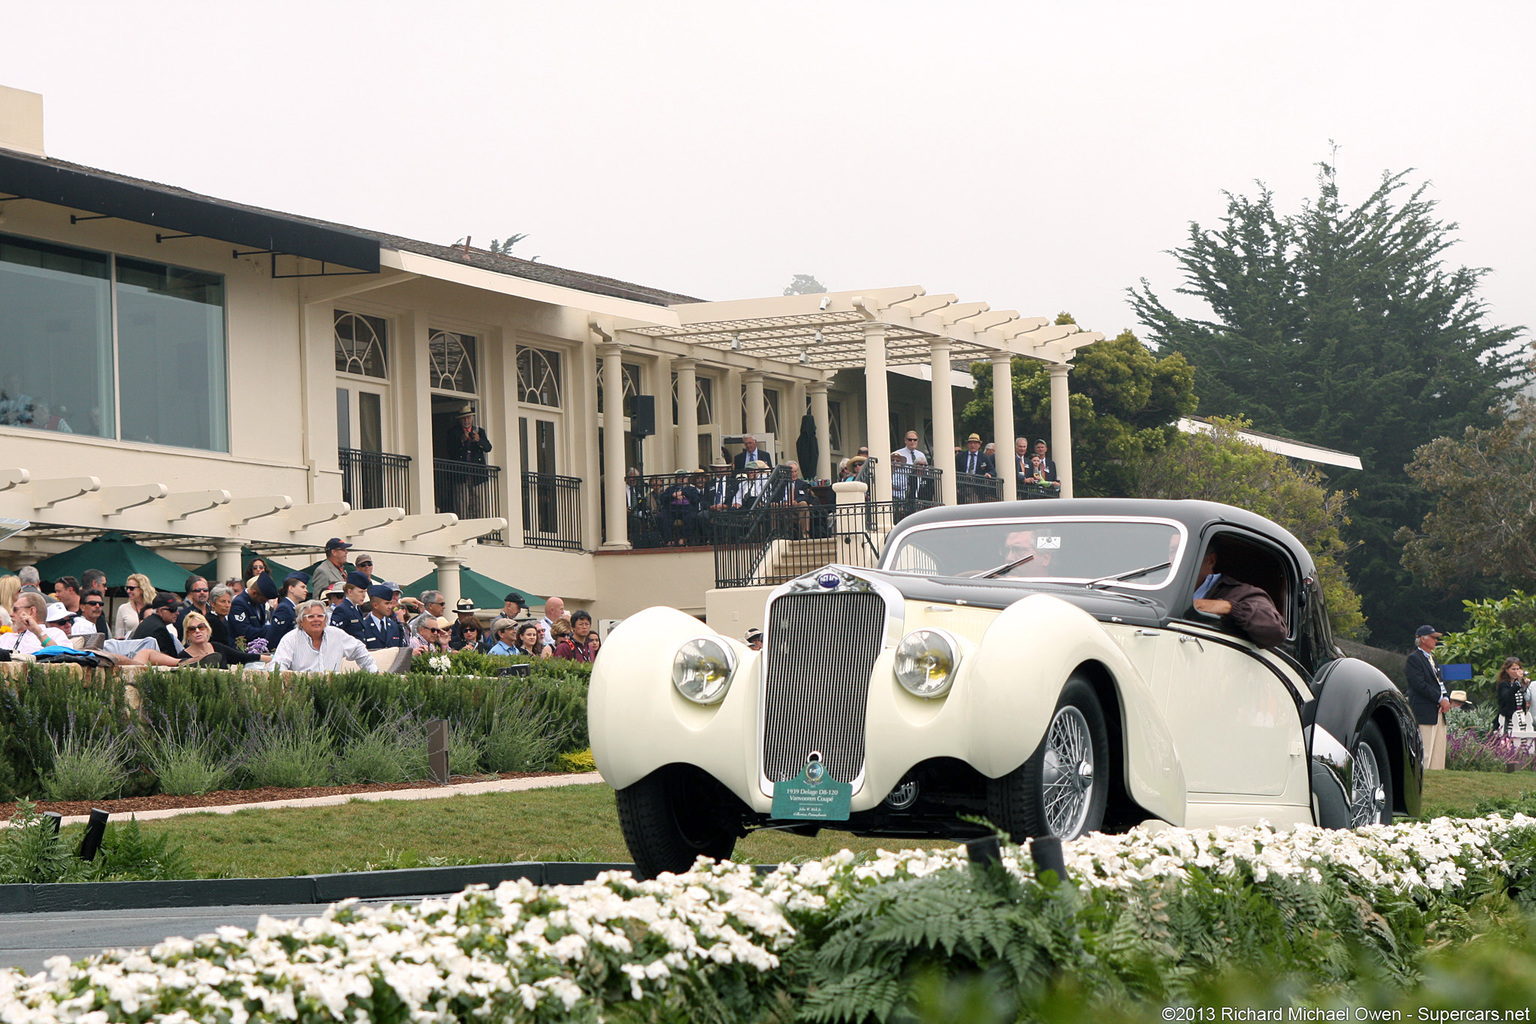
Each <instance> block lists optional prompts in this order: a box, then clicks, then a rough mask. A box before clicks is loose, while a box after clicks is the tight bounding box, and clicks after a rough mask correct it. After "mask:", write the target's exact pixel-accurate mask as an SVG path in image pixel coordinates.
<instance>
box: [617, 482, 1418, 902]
mask: <svg viewBox="0 0 1536 1024" xmlns="http://www.w3.org/2000/svg"><path fill="white" fill-rule="evenodd" d="M1042 504H1043V503H1041V502H1019V503H1016V504H995V503H994V504H976V505H965V506H961V507H959V508H934V509H929V510H927V511H923V512H918V513H916V514H914V515H911V516H909V517H907V518H906V519H904V520H903V521H902V522H901V523H900V524H899V525H898V526H897V527H896V528H895V529H894V530H893V531H891V533H890V535H889V536H888V537H887V538H886V540H885V544H884V547H883V549H882V551H881V555H880V559H879V563H878V567H877V568H854V567H850V566H840V565H829V566H826V567H825V568H823V569H820V570H817V571H816V572H813V573H809V574H807V575H805V576H802V577H799V578H797V579H794V580H791V581H790V582H788V583H786V584H784V585H783V586H781V587H779V588H778V589H776V590H775V591H774V592H773V593H772V594H771V595H770V596H769V598H768V601H767V605H766V608H765V611H764V617H763V628H764V632H765V634H766V636H765V643H764V646H763V650H762V651H760V652H754V651H751V650H749V649H748V648H747V647H746V646H745V645H744V644H742V643H740V642H739V641H737V640H735V639H733V638H731V637H727V636H722V635H720V634H719V633H717V632H715V631H713V630H711V629H709V628H708V627H707V626H705V625H703V624H702V623H700V622H699V620H697V619H696V618H694V617H693V616H690V615H686V614H684V613H682V612H680V611H677V610H675V609H671V608H650V609H647V610H645V611H643V612H640V613H639V614H637V615H634V616H632V617H630V618H629V619H626V620H625V621H624V622H623V623H622V624H621V625H620V626H619V627H618V628H617V629H616V630H615V631H614V632H613V634H612V636H611V637H610V638H609V640H608V642H607V643H606V644H605V645H604V647H603V651H602V654H601V655H600V656H599V658H598V660H597V664H596V666H595V667H594V671H593V674H592V687H591V693H590V698H589V712H588V721H589V725H590V728H591V735H592V751H593V754H594V756H595V758H596V760H597V765H598V768H599V769H601V771H602V773H603V776H604V778H605V779H607V781H608V783H609V784H610V785H612V786H613V787H614V788H615V790H616V791H617V798H618V808H619V818H620V822H621V824H622V827H623V830H624V836H625V839H626V841H627V842H628V845H629V849H630V852H631V854H632V855H633V856H634V858H635V863H636V866H637V868H638V869H639V871H640V872H641V873H643V874H646V875H655V874H657V873H660V872H663V871H680V870H683V869H685V868H687V867H688V866H689V865H690V864H692V862H693V861H694V859H695V858H697V857H698V856H699V855H700V854H704V855H708V856H712V857H727V856H729V855H730V853H731V851H732V849H733V848H734V845H735V842H736V839H737V838H738V837H740V836H743V835H745V834H746V833H747V832H748V831H749V830H751V829H755V828H761V827H765V826H773V827H780V828H789V829H791V830H795V831H805V832H809V833H814V832H815V831H816V830H817V829H819V828H821V827H824V826H825V827H836V828H838V829H843V830H846V831H849V832H853V833H856V834H860V835H870V836H893V837H916V838H927V839H931V838H945V837H948V838H954V839H965V838H971V837H975V836H978V835H982V834H985V832H986V827H985V826H983V825H980V824H977V823H976V822H975V820H972V819H985V820H987V821H990V822H992V823H993V824H994V825H996V826H997V827H998V828H1000V829H1002V830H1004V831H1006V832H1008V833H1009V834H1010V835H1012V836H1014V837H1015V838H1017V839H1022V838H1025V837H1029V836H1057V837H1060V838H1071V837H1074V836H1077V835H1080V834H1082V833H1084V832H1088V831H1094V830H1112V829H1118V828H1126V827H1130V826H1131V825H1135V824H1137V823H1139V822H1142V821H1146V820H1148V819H1160V820H1163V821H1167V822H1170V823H1172V824H1174V825H1186V826H1213V825H1222V824H1228V825H1237V824H1253V823H1256V822H1258V821H1259V820H1260V819H1264V820H1267V821H1269V822H1271V823H1272V824H1275V825H1280V826H1283V825H1287V824H1300V823H1308V824H1319V825H1325V826H1330V827H1340V828H1347V827H1352V826H1355V825H1361V824H1365V823H1370V822H1389V821H1391V819H1392V815H1393V813H1394V812H1397V813H1404V814H1415V813H1417V811H1418V806H1419V797H1420V788H1421V783H1422V779H1423V773H1422V765H1421V748H1420V743H1419V734H1418V730H1417V728H1416V727H1415V723H1414V719H1413V715H1412V713H1411V711H1410V710H1409V708H1408V705H1407V702H1406V701H1405V700H1404V698H1403V696H1402V694H1401V693H1400V692H1399V691H1398V689H1397V688H1396V687H1395V686H1394V685H1393V683H1392V682H1391V681H1390V680H1388V679H1387V678H1386V676H1384V675H1382V674H1381V673H1380V672H1379V671H1378V670H1376V669H1375V668H1373V667H1371V666H1370V665H1367V664H1366V663H1364V662H1362V661H1358V660H1355V659H1352V658H1347V657H1344V656H1343V654H1342V652H1340V651H1339V650H1338V648H1336V647H1335V646H1334V643H1333V638H1332V634H1331V632H1330V629H1329V625H1328V614H1327V609H1326V608H1325V607H1324V604H1323V596H1322V589H1321V587H1320V586H1319V584H1318V581H1317V578H1316V573H1315V570H1314V568H1313V564H1312V559H1311V557H1310V556H1309V555H1308V553H1307V551H1306V549H1305V548H1304V547H1303V546H1302V544H1301V543H1300V542H1299V541H1298V540H1297V539H1296V538H1295V537H1293V536H1292V535H1291V534H1290V533H1288V532H1287V531H1286V530H1284V529H1282V528H1281V527H1279V526H1276V525H1275V524H1274V523H1272V522H1270V521H1268V520H1266V519H1264V518H1262V517H1260V516H1257V515H1254V514H1253V513H1250V512H1247V511H1244V510H1243V509H1239V508H1234V507H1231V506H1228V505H1219V504H1214V503H1210V502H1198V501H1176V502H1165V501H1150V500H1133V499H1080V500H1062V501H1056V502H1051V503H1050V507H1049V511H1048V512H1044V513H1042V510H1041V505H1042ZM1213 561H1214V568H1213ZM1212 576H1219V581H1220V583H1221V584H1223V585H1228V589H1229V591H1230V590H1231V587H1230V585H1231V584H1236V583H1238V582H1240V583H1241V584H1242V585H1245V586H1243V587H1239V588H1237V590H1236V591H1234V592H1235V593H1239V594H1247V595H1250V598H1253V599H1250V598H1244V599H1243V600H1242V601H1238V600H1237V599H1236V598H1234V603H1236V604H1243V605H1245V606H1254V605H1256V606H1259V607H1260V608H1261V610H1263V612H1264V614H1265V615H1267V617H1268V623H1269V625H1268V626H1267V627H1264V628H1263V631H1262V632H1261V627H1260V626H1259V625H1256V624H1254V623H1251V622H1249V621H1248V620H1247V619H1245V618H1244V616H1243V615H1241V614H1239V611H1240V609H1238V608H1233V609H1232V611H1231V614H1225V615H1218V614H1208V613H1207V612H1204V611H1201V610H1198V609H1197V608H1196V606H1195V601H1196V597H1197V591H1198V592H1199V596H1200V597H1201V598H1202V599H1203V598H1204V597H1205V596H1206V590H1208V589H1209V587H1210V586H1212V583H1211V582H1208V581H1209V580H1210V577H1212ZM1254 588H1258V591H1262V593H1261V594H1259V593H1258V592H1257V591H1255V590H1254ZM1202 603H1204V602H1203V601H1202ZM1266 605H1272V608H1267V607H1264V606H1266ZM1208 607H1209V606H1208ZM1218 607H1220V606H1219V605H1218ZM1275 612H1278V619H1277V618H1276V617H1275ZM1245 630H1248V631H1251V633H1252V635H1250V634H1249V632H1245Z"/></svg>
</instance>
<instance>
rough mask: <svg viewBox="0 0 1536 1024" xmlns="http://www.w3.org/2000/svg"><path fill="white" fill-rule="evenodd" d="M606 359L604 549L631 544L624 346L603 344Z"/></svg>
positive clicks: (600, 352) (600, 350)
mask: <svg viewBox="0 0 1536 1024" xmlns="http://www.w3.org/2000/svg"><path fill="white" fill-rule="evenodd" d="M597 354H598V355H599V356H601V357H602V360H603V501H604V504H605V509H604V514H605V518H604V522H603V525H604V526H605V527H606V528H607V536H608V539H607V540H606V541H604V542H603V550H604V551H625V550H628V548H629V534H628V519H627V516H626V515H625V504H624V469H625V466H624V364H623V357H624V349H623V348H622V347H621V346H619V345H599V346H598V349H597Z"/></svg>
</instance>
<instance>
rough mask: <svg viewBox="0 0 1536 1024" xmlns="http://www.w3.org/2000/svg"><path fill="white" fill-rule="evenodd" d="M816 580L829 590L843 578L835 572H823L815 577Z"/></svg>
mask: <svg viewBox="0 0 1536 1024" xmlns="http://www.w3.org/2000/svg"><path fill="white" fill-rule="evenodd" d="M816 582H817V583H819V584H821V585H822V586H823V587H825V588H826V589H827V590H831V589H832V588H833V587H835V586H837V585H838V584H839V583H841V582H843V579H842V577H841V576H839V575H838V574H837V573H835V572H824V573H822V574H821V575H820V576H818V577H816Z"/></svg>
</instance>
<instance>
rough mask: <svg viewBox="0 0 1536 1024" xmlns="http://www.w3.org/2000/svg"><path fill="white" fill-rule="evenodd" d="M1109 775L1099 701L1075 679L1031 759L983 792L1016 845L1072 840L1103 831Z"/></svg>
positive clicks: (995, 818) (995, 819)
mask: <svg viewBox="0 0 1536 1024" xmlns="http://www.w3.org/2000/svg"><path fill="white" fill-rule="evenodd" d="M1109 771H1110V758H1109V730H1108V729H1107V728H1106V727H1105V725H1104V712H1103V709H1102V708H1100V706H1099V698H1098V696H1097V695H1096V694H1095V693H1094V692H1093V687H1092V686H1090V685H1088V683H1087V682H1086V681H1085V680H1083V679H1080V678H1075V677H1074V678H1072V679H1069V680H1068V681H1067V685H1066V686H1064V687H1063V688H1062V691H1061V699H1060V700H1058V701H1057V702H1056V711H1055V713H1054V714H1053V715H1052V716H1051V722H1050V725H1048V726H1047V727H1046V730H1045V736H1044V737H1042V738H1041V740H1040V745H1039V746H1038V747H1036V748H1035V752H1034V753H1033V754H1031V755H1030V757H1029V760H1027V761H1025V762H1024V763H1023V764H1021V765H1019V767H1017V768H1015V769H1014V770H1013V771H1011V772H1009V773H1008V774H1007V775H1004V776H1003V777H1002V778H1000V779H994V780H993V781H992V783H991V784H990V785H989V786H988V787H987V809H988V811H989V813H990V815H991V817H992V822H993V824H995V825H997V826H998V827H999V828H1001V829H1003V830H1004V831H1005V832H1007V833H1008V835H1009V836H1010V837H1011V838H1012V839H1013V840H1014V841H1015V842H1023V841H1024V840H1026V839H1030V838H1033V837H1035V836H1055V837H1056V838H1058V839H1075V838H1077V837H1078V836H1080V835H1083V834H1084V833H1086V832H1092V831H1095V830H1096V829H1099V828H1101V827H1102V826H1103V824H1104V807H1105V805H1106V803H1107V802H1108V800H1109V781H1110V779H1109Z"/></svg>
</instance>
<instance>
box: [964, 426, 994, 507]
mask: <svg viewBox="0 0 1536 1024" xmlns="http://www.w3.org/2000/svg"><path fill="white" fill-rule="evenodd" d="M955 473H956V474H957V482H958V483H959V484H960V487H959V492H960V503H961V504H962V505H970V504H974V503H976V502H978V501H983V500H985V497H986V491H987V488H986V487H985V485H981V484H978V483H977V482H976V479H975V478H976V477H989V478H990V477H996V476H997V462H996V460H995V459H993V458H992V456H990V455H988V454H987V453H986V452H984V451H982V450H981V435H980V434H972V435H971V436H970V437H967V438H966V439H965V451H963V452H956V453H955ZM967 477H970V478H971V479H966V478H967Z"/></svg>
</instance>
